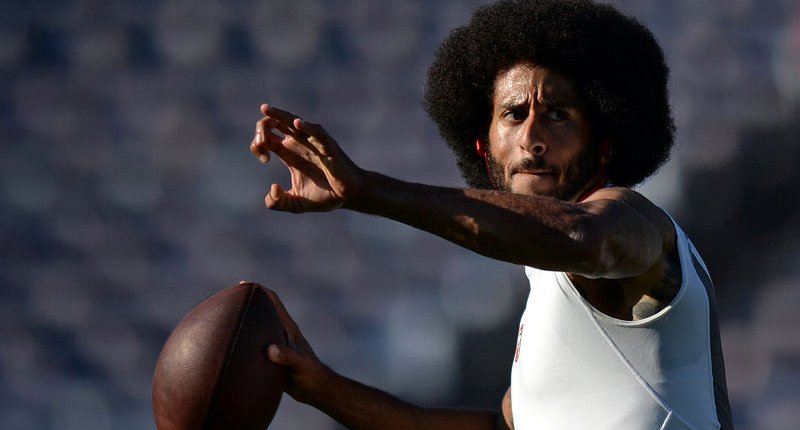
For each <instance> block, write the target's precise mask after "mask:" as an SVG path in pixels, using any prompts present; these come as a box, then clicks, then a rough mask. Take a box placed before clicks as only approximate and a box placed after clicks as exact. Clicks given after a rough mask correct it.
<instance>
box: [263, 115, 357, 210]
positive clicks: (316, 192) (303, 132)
mask: <svg viewBox="0 0 800 430" xmlns="http://www.w3.org/2000/svg"><path fill="white" fill-rule="evenodd" d="M261 113H263V114H264V117H263V118H262V119H260V120H259V121H258V122H257V123H256V135H255V137H254V138H253V141H252V142H251V144H250V151H251V152H252V153H253V155H255V156H256V157H258V158H259V160H261V162H263V163H268V162H269V161H270V159H271V156H270V153H272V154H275V155H277V156H278V158H280V160H281V161H282V162H283V164H285V165H286V167H287V168H288V169H289V173H290V174H291V183H292V187H291V189H289V191H285V190H284V189H283V187H281V186H280V185H279V184H272V186H271V187H270V190H269V193H268V194H267V196H266V198H265V199H264V202H265V203H266V205H267V207H268V208H270V209H275V210H280V211H288V212H294V213H302V212H323V211H330V210H333V209H337V208H339V207H341V206H342V205H343V204H344V203H345V202H346V201H347V200H349V199H351V198H354V197H355V196H357V195H358V193H359V192H360V191H361V187H362V184H363V181H364V171H363V170H362V169H360V168H359V167H358V166H356V165H355V163H353V162H352V161H351V160H350V158H349V157H348V156H347V155H346V154H345V153H344V152H343V151H342V150H341V148H340V147H339V145H338V144H337V143H336V141H335V140H333V138H331V137H330V136H329V135H328V133H327V132H326V131H325V129H324V128H322V126H320V125H319V124H314V123H310V122H306V121H303V120H302V119H300V118H299V117H297V116H296V115H294V114H292V113H289V112H286V111H283V110H280V109H276V108H274V107H272V106H269V105H267V104H264V105H261Z"/></svg>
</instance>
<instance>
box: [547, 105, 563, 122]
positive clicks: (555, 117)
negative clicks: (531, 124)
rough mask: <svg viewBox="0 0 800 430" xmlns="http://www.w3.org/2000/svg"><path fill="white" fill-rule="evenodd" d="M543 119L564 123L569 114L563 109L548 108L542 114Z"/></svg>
mask: <svg viewBox="0 0 800 430" xmlns="http://www.w3.org/2000/svg"><path fill="white" fill-rule="evenodd" d="M544 116H545V118H547V119H549V120H550V121H564V120H566V119H567V118H569V113H567V111H565V110H563V109H558V108H550V109H547V112H545V113H544Z"/></svg>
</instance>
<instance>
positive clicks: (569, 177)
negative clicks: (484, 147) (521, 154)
mask: <svg viewBox="0 0 800 430" xmlns="http://www.w3.org/2000/svg"><path fill="white" fill-rule="evenodd" d="M486 163H487V167H488V169H489V180H490V181H491V183H492V187H493V188H495V189H499V190H503V191H509V192H510V191H511V177H512V176H513V174H514V173H516V172H518V171H522V170H550V171H552V172H553V177H554V178H556V184H555V186H554V187H553V189H551V190H547V191H543V192H535V193H534V194H537V195H540V196H547V197H553V198H556V199H559V200H570V199H572V198H575V197H577V196H578V194H579V193H580V192H581V191H582V190H584V189H586V188H587V186H588V185H589V183H590V182H591V181H592V180H593V179H594V178H595V177H596V176H597V174H598V172H599V171H600V151H598V150H597V147H596V145H587V146H586V147H585V148H583V150H581V152H580V153H578V154H577V155H576V156H575V157H574V158H573V159H571V160H569V162H568V163H567V164H566V166H555V165H551V164H549V163H547V162H546V161H545V160H544V158H542V157H530V158H525V159H523V160H521V161H519V162H517V163H516V164H515V165H513V166H511V168H509V169H508V174H506V170H505V169H504V168H503V166H502V165H500V163H498V162H497V160H495V159H494V157H492V154H491V151H489V152H488V154H487V159H486ZM561 178H563V181H561Z"/></svg>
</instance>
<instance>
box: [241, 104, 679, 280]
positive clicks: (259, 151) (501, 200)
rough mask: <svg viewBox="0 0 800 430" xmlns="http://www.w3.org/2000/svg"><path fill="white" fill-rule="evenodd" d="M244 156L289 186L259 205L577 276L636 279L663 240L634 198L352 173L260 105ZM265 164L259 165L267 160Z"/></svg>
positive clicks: (651, 213)
mask: <svg viewBox="0 0 800 430" xmlns="http://www.w3.org/2000/svg"><path fill="white" fill-rule="evenodd" d="M262 113H263V114H264V118H262V119H261V120H260V121H259V122H258V124H257V129H256V131H257V133H256V138H255V139H254V140H253V143H252V144H251V147H250V148H251V151H252V152H253V153H254V154H255V155H257V156H259V157H260V158H261V159H262V161H264V159H265V158H267V157H269V153H270V152H272V153H274V154H276V155H277V156H278V157H279V158H280V159H281V161H283V162H284V164H286V166H287V167H288V168H289V171H290V173H291V176H292V188H291V190H289V191H284V190H283V188H281V187H280V186H278V185H275V184H273V185H272V187H271V189H270V192H269V195H268V196H267V198H266V204H267V206H268V207H270V208H271V209H277V210H286V211H292V212H305V211H322V210H331V209H335V208H339V207H346V208H349V209H353V210H357V211H360V212H364V213H370V214H374V215H379V216H383V217H386V218H390V219H394V220H396V221H400V222H403V223H405V224H408V225H410V226H413V227H416V228H419V229H421V230H425V231H428V232H430V233H433V234H436V235H438V236H440V237H443V238H445V239H447V240H450V241H452V242H454V243H457V244H459V245H461V246H463V247H465V248H468V249H470V250H473V251H475V252H477V253H479V254H482V255H485V256H488V257H491V258H494V259H498V260H502V261H508V262H511V263H517V264H524V265H528V266H533V267H538V268H541V269H546V270H560V271H566V272H570V273H575V274H578V275H583V276H586V277H593V278H596V277H604V278H625V277H632V276H636V275H639V274H641V273H643V272H645V271H646V270H647V269H648V268H650V267H651V266H653V264H654V263H655V262H656V261H657V260H658V259H659V257H661V256H662V255H663V253H664V247H665V246H666V245H665V244H668V243H670V241H669V235H670V234H671V233H672V230H671V224H669V223H668V222H665V220H664V219H665V215H663V213H661V212H660V211H659V210H658V209H657V208H655V206H653V205H652V204H651V203H649V202H648V201H647V200H646V199H644V198H643V197H641V196H640V195H638V194H637V193H635V192H633V191H630V190H627V189H606V190H601V191H599V192H596V193H594V194H593V195H592V196H591V197H590V198H589V199H587V200H586V201H584V202H580V203H573V202H566V201H561V200H557V199H553V198H549V197H543V196H536V195H521V194H512V193H508V192H501V191H489V190H473V189H454V188H445V187H435V186H429V185H423V184H414V183H409V182H404V181H399V180H396V179H393V178H389V177H387V176H384V175H381V174H378V173H372V172H367V171H364V170H362V169H360V168H359V167H357V166H356V165H355V164H354V163H353V162H352V161H351V160H350V159H349V158H348V157H347V156H346V154H344V152H343V151H342V150H341V148H340V147H339V145H338V144H337V143H336V141H334V140H333V139H332V138H331V137H330V136H329V135H328V134H327V133H326V132H325V130H324V129H323V128H322V127H321V126H319V125H317V124H312V123H307V122H304V121H302V120H301V119H299V118H298V117H296V116H295V115H293V114H291V113H289V112H285V111H281V110H279V109H275V108H272V107H269V106H267V105H264V106H262ZM267 159H268V158H267Z"/></svg>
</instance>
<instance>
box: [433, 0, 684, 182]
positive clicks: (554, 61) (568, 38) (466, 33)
mask: <svg viewBox="0 0 800 430" xmlns="http://www.w3.org/2000/svg"><path fill="white" fill-rule="evenodd" d="M523 62H529V63H533V64H535V65H537V66H542V67H545V68H547V69H549V70H551V71H554V72H557V73H559V74H563V75H565V76H568V77H569V78H571V79H572V80H573V82H574V83H575V84H576V87H577V89H578V91H579V93H580V94H581V96H582V97H583V98H584V101H585V102H586V104H587V106H588V110H589V112H588V113H589V118H590V121H591V127H592V130H593V142H600V141H602V140H608V141H609V142H610V143H611V148H612V153H611V159H610V161H609V164H608V166H607V172H608V176H609V182H610V183H611V184H613V185H616V186H626V187H630V186H634V185H636V184H639V183H641V182H642V181H644V180H645V179H646V178H647V177H649V176H650V175H652V174H653V173H655V172H656V171H657V170H658V168H659V167H660V166H661V165H663V164H664V163H665V162H666V161H667V159H668V158H669V153H670V150H671V148H672V145H673V141H674V133H675V125H674V122H673V120H672V116H671V113H670V107H669V100H668V91H667V80H668V74H669V70H668V68H667V65H666V63H665V61H664V55H663V53H662V51H661V48H660V47H659V45H658V43H657V42H656V40H655V38H654V36H653V35H652V33H650V31H649V30H647V29H646V28H645V27H644V26H643V25H642V24H640V23H639V22H637V21H636V20H635V19H633V18H630V17H627V16H625V15H623V14H621V13H620V12H619V11H618V10H616V9H615V8H613V7H612V6H609V5H605V4H598V3H593V2H591V1H588V0H505V1H500V2H498V3H495V4H492V5H488V6H483V7H481V8H479V9H477V10H476V11H475V13H474V15H473V16H472V19H471V21H470V22H469V24H468V25H466V26H464V27H459V28H456V29H455V30H453V31H452V32H451V33H450V34H449V36H448V37H447V38H446V39H445V40H444V42H443V43H442V45H441V46H440V47H439V49H438V51H437V52H436V56H435V58H434V62H433V64H432V65H431V66H430V68H429V70H428V80H427V85H426V88H425V92H424V95H423V99H422V102H423V105H424V107H425V110H426V111H427V113H428V115H429V116H430V117H431V118H432V119H433V121H434V122H435V123H436V125H437V126H438V129H439V133H440V134H441V136H442V138H443V139H444V140H445V141H446V142H447V144H448V146H449V147H450V149H451V150H452V151H453V152H454V153H455V155H456V161H457V164H458V167H459V169H460V171H461V174H462V176H463V177H464V179H465V180H466V181H467V184H468V185H469V186H471V187H475V188H492V186H491V183H490V180H489V178H488V175H487V172H486V167H485V164H484V163H485V161H484V159H483V158H482V157H481V156H479V155H478V154H477V152H476V151H475V140H476V139H481V138H483V139H485V138H486V137H487V136H488V132H489V126H490V124H491V115H492V98H493V96H494V83H495V79H496V77H497V76H498V74H500V73H501V72H503V71H506V70H508V69H510V68H511V67H513V66H514V65H516V64H520V63H523Z"/></svg>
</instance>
